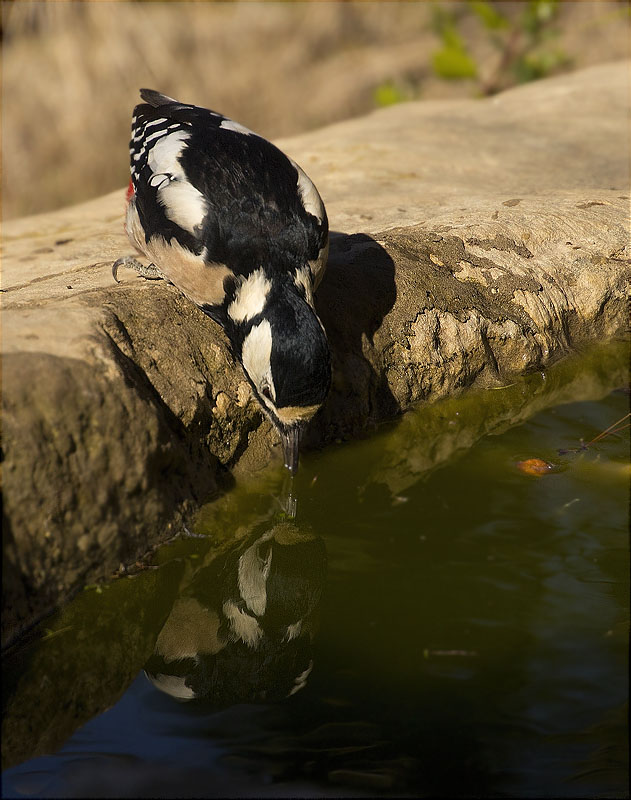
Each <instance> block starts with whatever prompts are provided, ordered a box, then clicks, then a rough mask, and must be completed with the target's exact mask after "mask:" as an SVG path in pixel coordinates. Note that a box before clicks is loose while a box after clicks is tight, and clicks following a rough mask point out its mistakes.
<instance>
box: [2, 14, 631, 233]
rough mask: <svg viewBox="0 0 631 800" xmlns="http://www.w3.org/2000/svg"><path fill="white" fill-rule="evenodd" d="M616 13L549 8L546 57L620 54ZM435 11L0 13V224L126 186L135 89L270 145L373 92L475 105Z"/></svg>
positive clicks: (491, 54) (484, 62) (580, 62)
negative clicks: (553, 19) (552, 17)
mask: <svg viewBox="0 0 631 800" xmlns="http://www.w3.org/2000/svg"><path fill="white" fill-rule="evenodd" d="M442 5H443V6H447V7H450V8H451V9H453V10H455V12H456V13H459V12H461V11H466V8H464V7H463V4H462V3H442ZM621 5H624V4H621V3H620V2H619V0H618V1H615V2H564V3H562V4H561V7H560V9H559V16H558V25H559V36H558V46H559V47H560V48H562V49H563V51H564V52H565V53H566V54H567V56H568V57H569V66H572V67H574V68H576V67H582V66H586V65H588V64H592V63H595V62H598V61H604V60H613V59H618V58H624V57H628V56H629V29H628V17H625V15H624V13H621ZM519 6H520V4H519V3H506V4H503V5H502V11H503V12H504V13H506V14H509V15H510V14H513V15H514V14H518V13H519V12H520V8H519ZM431 14H432V4H431V3H429V2H404V3H399V2H311V3H302V2H291V3H289V2H284V3H279V2H238V3H236V2H235V3H204V2H198V3H194V2H180V3H168V2H113V1H111V2H103V1H101V2H91V3H79V2H63V1H61V2H29V1H28V0H25V1H18V2H11V3H9V2H4V3H3V5H2V22H3V73H2V101H3V115H2V136H3V139H2V162H3V173H2V174H3V196H2V201H3V202H2V207H3V216H4V217H5V218H8V217H12V216H20V215H25V214H32V213H36V212H39V211H44V210H48V209H52V208H56V207H60V206H64V205H68V204H70V203H73V202H78V201H80V200H84V199H88V198H90V197H94V196H98V195H101V194H104V193H105V192H108V191H111V190H112V189H115V188H117V187H119V186H121V187H122V186H123V185H124V184H126V182H127V180H128V174H129V172H128V163H127V158H128V156H127V141H128V138H129V122H130V118H131V110H132V107H133V106H134V104H135V103H136V102H137V100H138V88H139V87H140V86H148V87H150V88H155V89H159V90H160V91H163V92H165V93H167V94H170V95H173V96H175V97H177V98H178V99H182V100H185V101H188V102H194V103H197V104H200V105H206V106H209V107H211V108H215V109H217V110H219V111H222V112H223V113H225V114H227V115H228V116H232V117H234V118H236V119H237V120H239V121H240V122H242V123H244V124H245V125H247V126H248V127H251V128H253V129H254V130H256V131H258V132H259V133H261V134H263V135H265V136H267V137H269V138H276V137H280V136H285V135H289V134H293V133H298V132H301V131H304V130H308V129H312V128H316V127H319V126H321V125H324V124H327V123H330V122H333V121H336V120H340V119H343V118H346V117H350V116H354V115H358V114H362V113H365V112H367V111H369V110H371V109H373V108H375V105H376V100H375V91H376V89H377V87H379V86H381V85H383V84H384V83H385V82H391V83H392V84H393V85H395V86H397V87H398V89H399V91H400V92H402V93H403V94H405V95H407V96H409V97H420V98H421V99H423V98H435V97H453V96H472V95H474V94H475V92H476V91H477V90H478V84H476V82H475V81H472V80H468V81H458V82H451V81H445V80H442V79H439V78H438V77H437V76H436V75H435V74H434V72H433V71H432V68H431V54H432V53H433V52H434V51H435V50H436V49H437V47H438V46H439V43H438V40H437V37H436V34H435V32H434V31H433V30H432V26H431ZM462 33H463V36H464V38H465V40H466V42H467V45H468V46H469V48H470V50H471V52H472V54H473V55H474V56H475V58H476V61H477V62H478V63H479V65H480V72H481V73H482V74H484V72H485V71H486V72H487V73H490V72H491V71H493V70H494V69H495V68H496V66H497V61H498V59H499V57H500V56H499V54H498V52H497V51H496V50H494V48H493V47H492V46H491V44H490V42H489V41H488V36H486V35H485V33H484V30H483V29H482V28H481V26H480V25H479V23H477V22H476V20H475V19H474V18H472V17H471V15H468V16H467V15H466V14H463V19H462Z"/></svg>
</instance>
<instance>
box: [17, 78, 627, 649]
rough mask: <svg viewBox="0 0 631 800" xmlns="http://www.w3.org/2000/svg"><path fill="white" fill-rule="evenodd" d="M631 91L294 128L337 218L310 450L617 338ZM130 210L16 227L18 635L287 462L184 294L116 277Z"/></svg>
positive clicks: (594, 85) (55, 217) (545, 87)
mask: <svg viewBox="0 0 631 800" xmlns="http://www.w3.org/2000/svg"><path fill="white" fill-rule="evenodd" d="M628 89H629V70H628V65H627V64H613V65H605V66H599V67H594V68H591V69H589V70H585V71H583V72H579V73H575V74H573V75H569V76H564V77H561V78H557V79H552V80H548V81H542V82H539V83H536V84H530V85H528V86H525V87H522V88H518V89H514V90H512V91H509V92H506V93H505V94H503V95H500V96H497V97H495V98H493V99H490V100H479V101H449V102H447V101H445V102H439V101H433V102H427V103H410V104H404V105H400V106H395V107H393V108H390V109H386V110H383V111H379V112H375V113H373V114H371V115H370V116H368V117H365V118H363V119H359V120H352V121H349V122H345V123H341V124H338V125H334V126H331V127H330V128H326V129H324V130H321V131H318V132H315V133H311V134H307V135H305V136H301V137H298V138H295V139H292V140H288V141H285V142H280V143H279V144H280V145H281V147H283V149H284V150H285V151H286V152H288V153H289V154H290V155H292V157H294V158H295V159H296V160H297V161H298V162H299V163H301V164H302V165H303V167H304V168H305V169H306V170H307V172H308V173H309V174H310V175H311V177H312V178H313V179H314V181H315V182H316V184H317V185H318V187H319V189H320V191H321V193H322V195H323V198H324V200H325V203H326V205H327V209H328V213H329V218H330V223H331V227H332V230H333V231H336V233H335V234H334V235H333V237H332V247H331V258H330V263H329V269H328V271H327V276H326V278H325V280H324V282H323V284H322V286H321V288H320V290H319V292H318V298H317V300H318V307H319V310H320V313H321V316H322V319H323V322H324V324H325V327H326V329H327V332H328V335H329V338H330V342H331V347H332V351H333V364H334V380H333V387H332V392H331V396H330V398H329V401H328V403H327V405H326V407H325V409H324V410H323V411H322V412H321V414H320V415H319V416H318V417H317V418H316V420H314V423H313V425H312V429H311V432H310V440H309V443H310V444H311V445H319V444H323V443H326V442H327V441H331V440H333V439H336V438H344V437H350V436H353V435H355V434H357V433H359V432H361V431H363V430H365V429H366V428H367V427H370V426H371V425H373V424H374V423H376V422H378V421H380V420H383V419H385V418H387V417H390V416H393V415H395V414H397V413H399V412H401V411H403V410H405V409H407V408H409V407H411V406H413V405H414V404H416V403H418V402H419V401H421V400H433V399H436V398H439V397H443V396H445V395H447V394H450V393H453V392H455V391H458V390H460V389H464V388H466V387H469V386H488V385H502V384H503V383H505V382H508V381H509V379H510V377H511V376H513V375H515V374H518V373H523V372H525V371H529V370H533V369H537V368H542V367H544V366H545V365H547V364H549V363H551V362H552V361H554V360H556V359H558V358H559V357H560V356H562V355H563V354H565V353H567V352H569V351H571V350H572V349H573V348H574V347H576V346H577V345H580V344H581V343H585V342H588V341H591V340H603V339H606V338H610V337H615V336H619V335H621V334H623V333H624V332H625V331H626V329H627V293H628V282H629V276H630V274H631V273H630V267H629V265H630V260H631V244H630V241H629V166H628V144H629V141H628V112H629V92H628ZM121 146H123V147H124V143H122V144H121ZM123 206H124V200H123V192H122V191H121V192H116V193H114V194H112V195H108V196H107V197H104V198H101V199H98V200H95V201H92V202H90V203H86V204H84V205H82V206H78V207H75V208H68V209H64V210H62V211H59V212H55V213H52V214H46V215H41V216H37V217H30V218H26V219H22V220H17V221H15V222H11V223H7V224H6V225H5V227H4V236H3V239H4V243H3V249H4V254H3V255H4V258H3V281H2V291H3V299H4V304H3V333H4V336H3V350H4V368H3V370H4V391H3V399H4V426H3V427H4V490H5V491H4V494H5V504H4V526H3V527H4V534H3V536H4V541H3V548H4V556H5V557H4V560H3V584H4V593H5V597H4V607H5V609H6V611H5V614H4V615H3V620H4V622H3V624H4V625H5V628H3V638H4V639H5V640H6V639H8V638H11V636H12V635H14V634H15V633H16V632H17V631H19V630H20V629H21V628H22V627H23V626H24V625H27V624H28V623H30V622H31V621H33V620H34V619H35V618H37V616H38V615H39V614H41V613H44V612H46V611H47V610H49V609H50V608H52V607H53V606H54V605H55V604H57V603H58V602H59V601H60V600H61V599H63V598H65V597H67V596H68V594H69V592H70V591H71V590H72V589H73V588H75V587H77V586H79V585H80V584H81V582H82V581H85V580H94V579H96V578H99V577H102V576H104V575H106V574H109V573H110V572H111V571H112V570H113V569H115V568H116V567H117V566H118V565H119V563H120V562H124V563H127V562H129V561H131V560H134V559H135V558H136V557H137V556H138V555H139V554H140V553H142V552H143V551H144V550H146V549H147V547H148V546H149V544H151V543H152V542H155V541H157V540H159V539H160V538H161V537H164V536H165V535H166V533H167V531H168V530H169V528H170V527H171V526H173V525H174V524H176V523H177V522H178V521H179V520H181V519H184V518H186V517H188V516H189V515H190V514H191V512H192V510H193V509H194V508H195V506H196V505H197V504H198V503H199V502H200V501H201V500H202V499H203V498H204V497H206V496H208V495H209V493H211V492H212V491H213V489H214V488H215V487H216V483H217V478H218V476H219V475H220V474H223V475H226V474H229V472H231V471H236V472H239V471H240V472H246V471H251V470H253V469H257V468H259V467H261V466H263V465H265V464H266V463H267V462H268V461H269V460H270V459H272V458H277V457H278V456H276V455H275V451H276V450H278V448H277V446H276V439H275V436H274V433H273V431H272V430H271V427H270V425H269V423H268V422H267V421H266V420H264V419H263V418H262V416H261V413H260V412H259V410H258V407H257V405H256V403H255V401H254V400H253V399H252V397H251V394H250V391H249V388H248V385H247V383H246V382H245V379H244V377H243V374H242V372H241V370H240V368H239V367H238V366H237V365H236V364H235V363H234V362H233V361H232V359H231V357H230V355H229V352H228V349H227V346H226V342H225V339H224V337H223V334H222V332H221V330H220V329H219V328H218V327H216V326H214V325H213V324H212V323H211V322H210V321H209V320H208V319H207V318H205V317H204V316H203V315H202V314H201V312H199V311H198V310H197V309H196V308H195V307H193V306H192V305H191V304H190V303H189V302H188V301H187V300H185V298H183V297H182V296H181V295H180V294H179V293H178V291H177V290H176V289H175V288H174V287H172V286H167V285H164V284H163V283H161V282H159V283H156V282H145V281H143V280H142V279H140V278H138V277H136V276H135V274H133V273H128V274H125V275H123V272H124V271H122V270H121V273H120V277H122V278H123V283H121V284H120V285H116V284H115V283H114V282H113V280H112V277H111V264H112V262H113V260H114V259H116V258H118V257H119V256H120V255H123V254H126V253H128V252H129V250H130V248H129V245H128V244H127V241H126V238H125V236H124V234H123V231H122V215H123Z"/></svg>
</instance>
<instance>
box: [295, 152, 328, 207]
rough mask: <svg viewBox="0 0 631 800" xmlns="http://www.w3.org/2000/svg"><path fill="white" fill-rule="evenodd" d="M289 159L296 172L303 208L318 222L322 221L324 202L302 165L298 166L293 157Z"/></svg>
mask: <svg viewBox="0 0 631 800" xmlns="http://www.w3.org/2000/svg"><path fill="white" fill-rule="evenodd" d="M289 160H290V161H291V163H292V166H293V167H294V168H295V170H296V172H297V173H298V192H299V193H300V199H301V200H302V205H303V207H304V210H305V211H306V212H307V214H312V215H313V216H314V217H315V218H316V219H317V220H318V222H322V220H323V219H324V203H323V202H322V198H321V197H320V195H319V193H318V190H317V189H316V187H315V186H314V184H313V181H312V180H311V178H310V177H309V176H308V175H307V173H306V172H305V171H304V170H303V169H302V167H299V166H298V164H296V162H295V161H294V160H293V159H291V158H290V159H289Z"/></svg>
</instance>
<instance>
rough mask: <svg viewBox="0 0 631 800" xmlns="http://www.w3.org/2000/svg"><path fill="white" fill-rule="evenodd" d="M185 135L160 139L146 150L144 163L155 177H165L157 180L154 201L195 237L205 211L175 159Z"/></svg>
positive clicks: (181, 133) (205, 207) (184, 132)
mask: <svg viewBox="0 0 631 800" xmlns="http://www.w3.org/2000/svg"><path fill="white" fill-rule="evenodd" d="M189 136H190V133H188V132H187V131H174V132H173V133H169V134H168V135H167V136H163V137H162V139H160V141H158V142H157V143H156V144H155V145H154V147H153V148H152V149H151V150H150V151H149V156H148V159H147V164H148V165H149V168H150V169H151V171H152V172H153V173H154V175H155V176H156V177H157V176H158V175H160V176H163V175H165V176H168V177H169V180H167V181H163V180H161V181H160V186H159V188H158V202H160V203H161V205H163V206H164V211H165V214H166V215H167V217H168V218H169V219H170V220H171V221H172V222H175V224H176V225H179V226H180V227H181V228H184V230H187V231H189V232H190V233H192V234H196V232H197V230H198V229H199V227H200V226H201V225H202V223H203V221H204V218H205V216H206V213H207V211H208V209H207V206H206V200H205V199H204V195H203V194H202V193H201V192H199V191H198V190H197V189H196V188H195V187H194V186H193V185H192V184H191V183H189V182H188V180H187V178H186V175H185V173H184V170H183V169H182V165H181V164H180V162H179V160H178V159H179V156H180V154H181V153H182V150H183V148H184V146H185V144H186V141H187V139H188V138H189ZM152 180H153V179H152Z"/></svg>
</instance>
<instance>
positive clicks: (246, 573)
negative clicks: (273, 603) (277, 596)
mask: <svg viewBox="0 0 631 800" xmlns="http://www.w3.org/2000/svg"><path fill="white" fill-rule="evenodd" d="M266 538H267V539H269V538H270V537H269V536H267V537H262V539H263V540H265V539H266ZM260 544H261V541H257V542H256V543H255V544H253V545H252V546H251V547H248V549H247V550H246V551H245V553H244V554H243V555H242V556H241V558H240V559H239V578H238V581H239V592H240V593H241V597H242V598H243V599H244V600H245V604H246V605H247V607H248V608H249V609H250V611H252V612H253V613H254V614H256V616H257V617H260V616H262V615H263V614H264V613H265V608H266V606H267V591H266V582H267V576H268V575H269V571H270V567H271V565H272V553H273V551H272V549H271V548H270V550H269V552H268V554H267V558H265V559H262V558H261V557H260V556H259V545H260Z"/></svg>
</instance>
